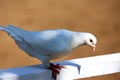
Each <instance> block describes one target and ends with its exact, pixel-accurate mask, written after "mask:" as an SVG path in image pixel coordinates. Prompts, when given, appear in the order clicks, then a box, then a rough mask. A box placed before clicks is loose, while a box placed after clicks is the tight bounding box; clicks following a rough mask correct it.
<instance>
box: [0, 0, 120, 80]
mask: <svg viewBox="0 0 120 80" xmlns="http://www.w3.org/2000/svg"><path fill="white" fill-rule="evenodd" d="M8 24H13V25H16V26H18V27H21V28H23V29H26V30H30V31H38V30H44V29H58V28H64V29H70V30H75V31H85V32H91V33H93V34H95V35H96V37H97V39H98V44H97V48H96V52H94V53H93V52H92V51H91V49H90V48H89V47H87V46H83V47H80V48H78V49H76V50H75V51H73V52H72V54H71V55H69V56H67V57H64V58H61V59H58V60H55V61H60V60H67V59H73V58H83V57H88V56H95V55H102V54H111V53H115V52H120V0H0V25H3V26H7V25H8ZM34 64H40V61H39V60H37V59H35V58H31V57H29V56H28V55H27V54H25V53H24V52H23V51H21V50H20V49H18V47H17V46H16V44H15V42H14V41H13V40H12V39H11V38H10V37H8V35H7V34H6V33H5V32H2V31H0V69H5V68H13V67H20V66H27V65H34ZM119 76H120V74H115V75H109V76H108V77H106V76H105V77H104V76H103V77H100V78H99V77H98V78H96V77H95V78H91V80H101V79H103V80H119V79H120V77H119ZM111 77H112V78H111ZM83 80H87V79H83ZM89 80H90V79H89Z"/></svg>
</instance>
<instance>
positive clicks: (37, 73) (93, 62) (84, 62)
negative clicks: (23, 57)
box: [0, 53, 120, 80]
mask: <svg viewBox="0 0 120 80" xmlns="http://www.w3.org/2000/svg"><path fill="white" fill-rule="evenodd" d="M58 63H59V64H60V65H63V66H65V67H66V68H64V69H62V70H61V72H60V74H59V75H58V76H57V80H74V79H79V78H87V77H92V76H100V75H106V74H113V73H119V72H120V53H113V54H108V55H100V56H94V57H86V58H80V59H73V60H67V61H62V62H58ZM0 80H52V79H51V71H50V70H46V69H44V68H43V67H42V65H33V66H26V67H18V68H11V69H4V70H0Z"/></svg>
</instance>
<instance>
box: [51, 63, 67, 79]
mask: <svg viewBox="0 0 120 80" xmlns="http://www.w3.org/2000/svg"><path fill="white" fill-rule="evenodd" d="M62 68H65V67H64V66H60V65H59V64H56V65H55V64H52V63H50V68H49V69H50V70H52V78H53V79H55V80H56V78H57V75H58V74H60V70H61V69H62Z"/></svg>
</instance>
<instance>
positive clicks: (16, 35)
mask: <svg viewBox="0 0 120 80" xmlns="http://www.w3.org/2000/svg"><path fill="white" fill-rule="evenodd" d="M0 30H3V31H5V32H7V33H8V34H9V36H10V37H12V38H13V39H14V40H15V42H16V44H17V45H18V46H19V48H20V49H22V50H23V51H25V52H26V53H27V54H28V55H30V56H31V57H35V58H38V59H39V60H41V61H42V63H43V65H44V66H45V67H46V68H49V69H51V70H52V71H53V78H56V75H57V74H58V73H59V71H60V69H61V68H63V67H62V66H60V65H59V64H57V65H54V64H52V63H50V60H53V59H57V58H60V57H64V56H66V55H68V54H70V53H71V52H72V51H73V50H74V49H76V48H78V47H79V46H82V45H88V46H90V47H91V48H92V49H93V51H95V45H96V43H97V39H96V37H95V36H94V35H93V34H91V33H87V32H75V31H70V30H66V29H56V30H44V31H36V32H31V31H26V30H23V29H20V28H18V27H15V26H13V25H8V26H7V27H3V26H0Z"/></svg>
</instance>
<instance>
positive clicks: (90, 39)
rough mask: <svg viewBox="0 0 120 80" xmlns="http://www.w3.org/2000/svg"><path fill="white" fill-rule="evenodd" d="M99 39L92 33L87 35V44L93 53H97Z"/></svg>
mask: <svg viewBox="0 0 120 80" xmlns="http://www.w3.org/2000/svg"><path fill="white" fill-rule="evenodd" d="M96 43H97V39H96V37H95V36H94V35H93V34H91V33H85V44H86V45H88V46H90V47H91V48H92V50H93V51H95V47H96Z"/></svg>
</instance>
